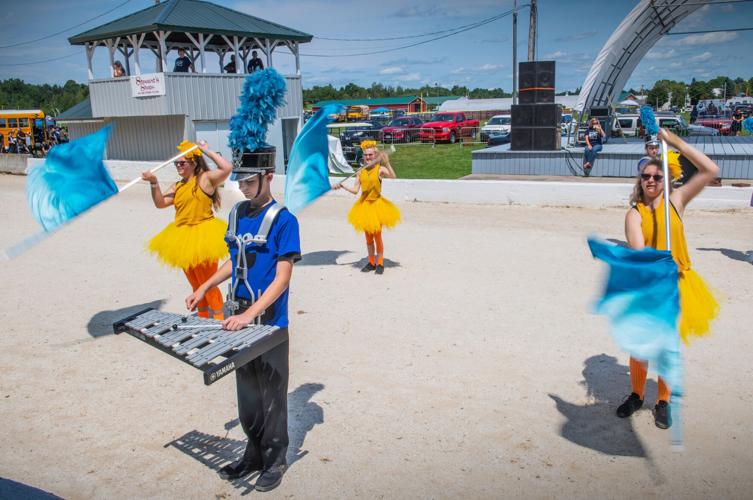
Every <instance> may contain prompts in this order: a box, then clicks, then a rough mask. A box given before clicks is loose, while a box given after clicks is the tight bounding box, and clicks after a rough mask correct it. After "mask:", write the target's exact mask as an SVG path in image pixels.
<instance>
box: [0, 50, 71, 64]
mask: <svg viewBox="0 0 753 500" xmlns="http://www.w3.org/2000/svg"><path fill="white" fill-rule="evenodd" d="M79 54H81V52H79V51H76V52H73V53H71V54H68V55H65V56H60V57H53V58H51V59H45V60H43V61H33V62H25V63H0V66H31V65H33V64H42V63H47V62H52V61H59V60H60V59H67V58H69V57H73V56H77V55H79Z"/></svg>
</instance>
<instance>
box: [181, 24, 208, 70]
mask: <svg viewBox="0 0 753 500" xmlns="http://www.w3.org/2000/svg"><path fill="white" fill-rule="evenodd" d="M186 36H187V37H188V39H189V40H191V42H193V44H194V45H195V46H196V48H197V49H199V61H200V62H201V73H206V72H207V64H206V57H205V56H204V54H205V52H206V46H207V44H208V43H209V41H210V40H211V39H212V37H213V36H214V35H209V36H208V37H205V36H204V33H199V34H198V39H197V38H194V37H193V35H191V33H186ZM191 52H193V49H192V50H191ZM195 67H196V64H194V68H195Z"/></svg>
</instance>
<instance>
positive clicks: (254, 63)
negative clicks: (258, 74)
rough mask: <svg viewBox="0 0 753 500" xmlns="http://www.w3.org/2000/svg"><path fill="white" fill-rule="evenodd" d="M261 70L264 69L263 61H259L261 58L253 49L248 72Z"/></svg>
mask: <svg viewBox="0 0 753 500" xmlns="http://www.w3.org/2000/svg"><path fill="white" fill-rule="evenodd" d="M257 69H258V70H262V69H264V63H263V62H261V59H260V58H259V56H258V55H257V53H256V51H255V50H252V51H251V61H250V62H249V63H248V72H249V73H253V72H254V71H256V70H257Z"/></svg>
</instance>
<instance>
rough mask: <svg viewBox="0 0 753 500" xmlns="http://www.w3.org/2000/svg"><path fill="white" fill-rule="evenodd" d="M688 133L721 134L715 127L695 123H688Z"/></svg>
mask: <svg viewBox="0 0 753 500" xmlns="http://www.w3.org/2000/svg"><path fill="white" fill-rule="evenodd" d="M688 135H719V131H718V130H717V129H715V128H711V127H704V126H703V125H698V124H697V123H693V124H690V125H688Z"/></svg>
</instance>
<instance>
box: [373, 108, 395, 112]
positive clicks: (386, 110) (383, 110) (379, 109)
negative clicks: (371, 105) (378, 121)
mask: <svg viewBox="0 0 753 500" xmlns="http://www.w3.org/2000/svg"><path fill="white" fill-rule="evenodd" d="M390 111H392V110H391V109H389V108H385V107H381V108H376V109H372V110H371V112H372V113H389V112H390Z"/></svg>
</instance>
